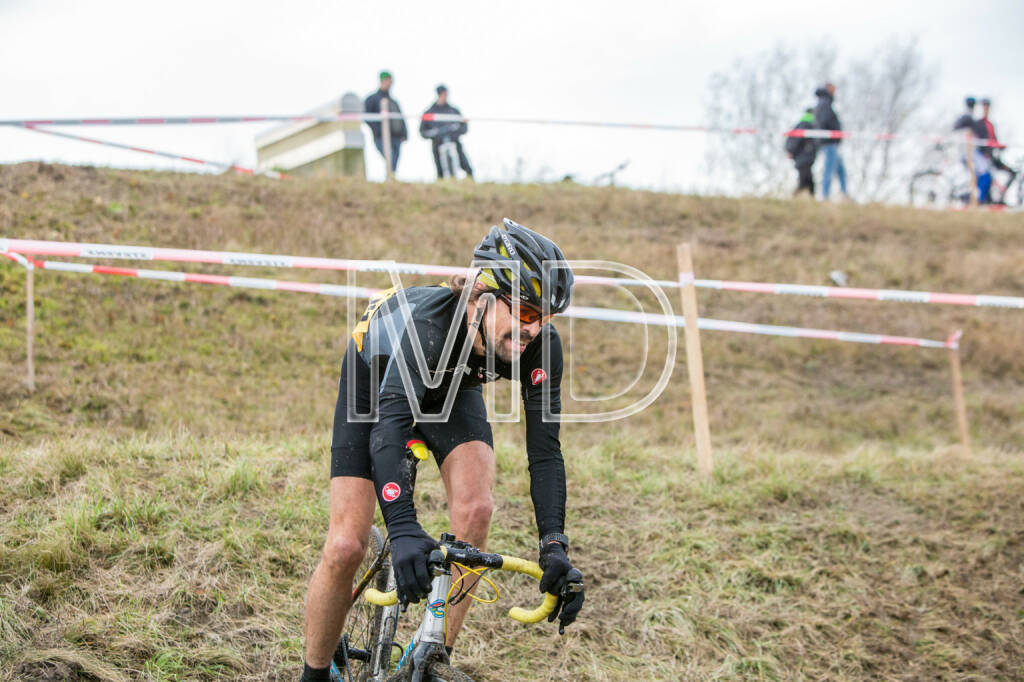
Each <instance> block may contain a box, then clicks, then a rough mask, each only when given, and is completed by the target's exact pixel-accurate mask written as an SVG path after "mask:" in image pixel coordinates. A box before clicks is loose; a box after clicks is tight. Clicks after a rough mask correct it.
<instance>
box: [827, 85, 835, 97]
mask: <svg viewBox="0 0 1024 682" xmlns="http://www.w3.org/2000/svg"><path fill="white" fill-rule="evenodd" d="M825 92H827V93H828V94H830V95H832V96H833V97H835V95H836V86H834V85H833V84H832V83H829V84H828V85H826V86H825Z"/></svg>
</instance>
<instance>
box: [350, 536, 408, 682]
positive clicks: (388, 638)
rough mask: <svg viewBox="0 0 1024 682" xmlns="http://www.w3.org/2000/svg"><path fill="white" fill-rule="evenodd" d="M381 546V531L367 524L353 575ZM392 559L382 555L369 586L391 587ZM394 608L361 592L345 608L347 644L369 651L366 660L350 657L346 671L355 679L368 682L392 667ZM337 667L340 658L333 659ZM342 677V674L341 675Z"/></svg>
mask: <svg viewBox="0 0 1024 682" xmlns="http://www.w3.org/2000/svg"><path fill="white" fill-rule="evenodd" d="M383 550H384V535H383V533H381V531H380V529H378V528H376V527H371V528H370V542H369V545H368V546H367V550H366V556H365V557H363V561H362V562H361V563H360V564H359V568H358V569H357V571H356V577H357V578H360V577H361V576H363V575H364V574H365V573H366V571H368V570H369V569H370V566H371V565H372V564H373V562H374V560H375V559H376V558H377V556H378V555H379V554H380V553H381V551H383ZM393 575H394V574H393V573H392V570H391V559H390V557H385V559H384V560H383V562H381V564H380V566H378V567H377V572H376V573H375V574H374V576H373V578H372V579H371V580H370V583H369V585H368V587H374V588H376V589H378V590H380V591H382V592H386V591H387V590H389V589H391V588H392V586H391V584H390V583H393V582H394V577H393ZM396 611H397V608H396V607H387V606H375V605H373V604H371V603H370V602H368V601H366V600H365V599H363V598H362V597H361V596H360V597H359V598H357V599H356V600H355V602H353V604H352V607H351V608H350V609H349V612H348V619H347V621H346V625H345V633H346V635H347V636H348V643H349V646H350V647H355V648H358V649H363V650H365V651H368V652H370V660H369V661H358V660H351V659H350V660H349V672H350V673H351V675H352V679H353V680H354V681H355V682H369V681H371V680H375V679H380V678H381V677H382V676H383V675H385V674H387V671H388V670H389V669H390V668H391V643H392V642H393V641H394V638H395V628H396V627H397V625H398V619H397V613H396ZM335 663H337V665H338V667H339V669H340V668H341V666H342V662H340V661H338V660H337V659H335ZM343 679H344V677H343Z"/></svg>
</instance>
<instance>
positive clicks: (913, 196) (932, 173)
mask: <svg viewBox="0 0 1024 682" xmlns="http://www.w3.org/2000/svg"><path fill="white" fill-rule="evenodd" d="M941 184H942V171H938V170H926V171H921V172H919V173H914V175H913V176H912V177H911V179H910V187H909V188H908V189H909V193H910V205H911V206H917V207H925V208H932V207H939V206H941V205H945V204H946V203H947V201H948V199H949V197H947V196H944V195H945V194H946V188H944V187H942V186H941Z"/></svg>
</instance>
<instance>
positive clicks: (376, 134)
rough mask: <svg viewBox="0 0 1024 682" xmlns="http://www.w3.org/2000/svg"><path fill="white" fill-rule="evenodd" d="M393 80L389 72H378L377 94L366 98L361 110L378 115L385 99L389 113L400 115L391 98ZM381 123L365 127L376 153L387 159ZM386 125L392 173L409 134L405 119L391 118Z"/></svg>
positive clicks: (372, 123)
mask: <svg viewBox="0 0 1024 682" xmlns="http://www.w3.org/2000/svg"><path fill="white" fill-rule="evenodd" d="M393 80H394V79H393V78H392V76H391V72H390V71H381V72H380V87H379V88H378V89H377V92H375V93H373V94H372V95H370V96H369V97H367V98H366V102H365V103H364V104H363V110H364V111H365V112H366V113H368V114H379V113H380V112H381V102H382V101H383V100H385V99H386V100H387V101H388V112H389V113H391V114H396V113H397V114H401V113H402V108H401V107H400V106H398V101H397V100H395V98H394V97H392V96H391V83H392V82H393ZM381 123H382V122H381V121H367V122H366V125H368V126H370V131H371V132H372V133H373V144H374V145H375V146H376V147H377V151H379V152H380V155H381V156H383V157H384V158H385V159H387V154H385V153H384V136H383V131H382V128H381ZM388 124H389V125H390V132H391V171H392V172H394V171H396V170H397V169H398V153H399V151H400V149H401V146H402V143H403V142H405V140H406V138H407V137H408V136H409V132H408V130H407V129H406V127H405V119H402V118H392V119H391V120H390V121H388Z"/></svg>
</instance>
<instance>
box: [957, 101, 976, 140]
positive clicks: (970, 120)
mask: <svg viewBox="0 0 1024 682" xmlns="http://www.w3.org/2000/svg"><path fill="white" fill-rule="evenodd" d="M976 103H977V100H975V99H974V98H973V97H968V98H967V99H965V100H964V104H965V105H966V106H967V111H965V112H964V113H963V114H962V115H961V116H960V118H958V119H957V120H956V123H954V124H953V131H954V132H955V131H957V130H964V129H967V128H969V129H971V130H974V105H975V104H976Z"/></svg>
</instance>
